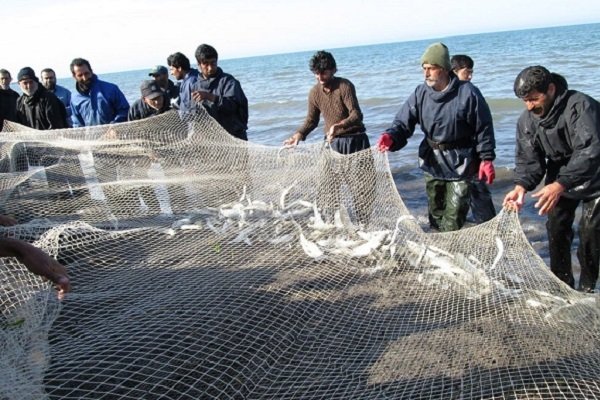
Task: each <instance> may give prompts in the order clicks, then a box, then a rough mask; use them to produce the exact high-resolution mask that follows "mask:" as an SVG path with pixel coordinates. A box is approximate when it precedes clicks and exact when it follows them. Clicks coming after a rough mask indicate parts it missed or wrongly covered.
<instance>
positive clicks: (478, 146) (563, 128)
mask: <svg viewBox="0 0 600 400" xmlns="http://www.w3.org/2000/svg"><path fill="white" fill-rule="evenodd" d="M195 56H196V60H197V62H198V66H199V69H200V71H198V70H196V69H193V68H191V66H190V62H189V59H188V58H187V57H186V56H185V55H183V54H182V53H179V52H178V53H174V54H172V55H170V56H169V57H168V59H167V63H168V65H169V68H170V72H171V75H173V77H175V79H176V80H178V81H179V82H180V84H179V87H178V93H177V89H176V88H175V87H174V86H171V85H170V84H169V83H168V82H167V81H169V80H168V77H165V76H164V75H166V68H164V67H160V66H158V67H157V68H156V69H155V70H153V71H152V73H151V75H153V76H154V78H155V80H154V81H145V82H143V83H142V87H141V94H142V97H141V99H140V100H138V101H137V102H136V104H134V105H133V106H132V107H131V109H130V108H129V106H128V105H127V101H126V100H125V98H124V96H123V94H122V93H121V92H120V90H118V88H117V87H116V86H115V85H112V84H108V83H106V82H102V81H100V80H98V78H97V77H96V75H94V74H93V72H92V69H91V67H90V65H89V63H88V62H87V61H86V60H84V59H75V60H74V61H73V63H72V64H71V71H72V73H73V77H74V78H75V80H76V82H77V92H78V93H77V94H76V95H74V96H72V97H71V101H70V107H71V110H70V112H71V115H72V117H71V121H72V125H73V126H74V127H76V126H88V125H94V124H106V123H113V122H120V121H124V120H126V119H127V118H129V119H140V118H145V117H148V116H150V115H153V114H155V113H160V112H164V111H165V110H167V109H168V108H169V101H168V99H169V98H173V95H174V94H175V93H177V94H176V95H175V97H177V99H178V101H177V106H178V108H179V110H180V112H182V113H188V112H194V111H195V110H196V107H198V106H200V105H201V106H203V107H204V108H205V109H206V110H207V111H208V113H209V114H210V115H212V116H213V117H214V118H215V119H216V120H217V121H218V122H219V123H220V124H221V125H222V126H223V127H224V128H225V129H226V130H227V131H228V132H229V133H230V134H231V135H233V136H235V137H237V138H240V139H243V140H247V135H246V130H247V122H248V101H247V99H246V96H245V95H244V92H243V90H242V88H241V85H240V83H239V82H238V81H237V80H236V79H235V78H234V77H233V76H231V75H229V74H226V73H224V72H223V71H222V70H221V68H219V67H218V64H217V62H218V55H217V52H216V50H215V49H214V48H213V47H212V46H209V45H205V44H203V45H200V46H199V47H198V49H197V50H196V53H195ZM421 66H422V70H423V75H424V83H422V84H420V85H418V86H417V87H416V88H415V90H414V91H413V92H412V93H411V95H410V96H409V97H408V99H407V100H406V101H405V102H404V103H403V104H402V106H401V107H400V110H399V111H398V112H397V114H396V116H395V118H394V119H393V121H392V123H391V125H390V126H389V127H388V128H387V129H385V131H384V132H383V133H382V134H381V135H380V137H379V139H378V142H377V148H378V150H379V151H381V152H386V151H397V150H400V149H402V148H403V147H404V146H406V144H407V141H408V139H409V138H410V137H411V136H412V135H413V133H414V131H415V128H416V126H417V125H419V127H420V129H421V131H422V132H423V133H424V136H425V137H424V139H423V141H422V142H421V143H420V145H419V151H418V157H419V165H420V168H421V169H422V170H423V171H424V175H425V186H426V193H427V198H428V217H429V223H430V226H431V227H432V228H433V229H435V230H438V231H441V232H448V231H453V230H458V229H460V228H461V227H463V225H464V224H465V222H466V217H467V213H468V210H469V208H472V210H473V214H474V217H475V220H476V221H477V222H483V221H487V220H489V219H491V218H493V217H494V215H495V213H496V211H495V208H494V204H493V202H492V199H491V194H490V191H489V189H488V187H487V184H492V183H493V181H494V179H495V170H494V165H493V161H494V159H495V137H494V128H493V121H492V115H491V112H490V109H489V106H488V104H487V102H486V101H485V99H484V97H483V95H482V94H481V92H480V91H479V89H478V88H477V87H476V86H474V85H473V84H472V83H471V82H470V80H471V77H472V73H473V60H472V59H470V57H468V56H464V55H457V56H454V57H453V58H452V59H451V58H450V56H449V51H448V48H447V47H446V46H445V45H444V44H443V43H434V44H432V45H430V46H429V47H428V48H427V49H426V50H425V52H424V53H423V55H422V57H421ZM309 67H310V70H311V72H312V73H313V74H314V76H315V78H316V80H317V83H316V84H315V85H314V87H313V88H312V89H311V91H310V93H309V98H308V112H307V116H306V119H305V121H304V123H303V124H302V125H301V127H300V128H299V129H298V130H297V131H296V132H295V133H294V134H293V135H292V136H291V137H290V138H289V139H287V140H285V142H284V144H285V145H286V146H295V145H297V144H298V143H299V142H300V141H302V140H304V139H306V137H307V135H308V134H309V133H310V132H311V131H312V130H314V129H315V128H316V127H317V125H318V123H319V119H320V115H321V114H322V115H323V118H324V123H325V124H324V125H325V140H326V142H328V143H329V145H330V147H331V148H332V149H333V150H334V151H337V152H339V153H342V154H352V153H355V152H358V151H361V150H365V149H368V148H369V147H370V143H369V139H368V137H367V134H366V130H365V126H364V124H363V115H362V112H361V110H360V106H359V103H358V100H357V96H356V90H355V88H354V86H353V84H352V82H350V81H349V80H347V79H344V78H340V77H337V76H335V74H336V72H337V66H336V62H335V59H334V58H333V56H332V55H331V53H328V52H325V51H319V52H317V53H316V54H315V55H314V56H313V57H312V58H311V60H310V63H309ZM2 72H3V70H0V82H1V83H3V82H4V81H3V80H2V78H3V75H2ZM23 78H26V79H27V82H24V83H23V84H22V85H21V87H22V88H24V87H25V88H27V87H28V86H29V85H30V86H32V87H31V89H30V90H33V89H34V88H33V87H34V86H35V84H33V85H32V82H29V81H33V82H36V81H37V79H36V78H35V76H34V75H33V71H30V70H26V71H23V70H22V71H21V72H19V77H18V79H19V83H20V84H21V81H22V80H23ZM38 90H39V89H38ZM48 90H50V89H47V91H46V92H45V94H43V96H45V97H52V96H49V95H48V94H47V93H49V92H48ZM23 91H24V94H26V95H27V96H31V95H32V94H28V93H27V92H26V91H25V89H24V90H23ZM34 91H35V90H34ZM514 92H515V95H516V96H517V97H518V98H520V99H522V100H523V101H524V102H525V105H526V110H525V111H524V112H523V114H522V115H521V117H520V118H519V120H518V123H517V135H516V157H515V164H516V168H515V184H516V185H515V188H514V189H513V190H511V191H510V192H509V193H508V194H507V195H506V196H505V198H504V201H503V206H504V207H508V208H514V209H517V210H520V209H521V208H522V207H523V205H524V198H525V194H526V193H527V192H528V191H533V190H535V189H536V187H537V186H538V185H539V184H540V183H541V181H542V179H544V177H545V182H544V185H543V186H542V187H541V189H539V190H538V191H536V192H535V193H533V195H532V197H534V198H536V199H537V202H536V203H535V207H536V208H539V214H540V215H546V214H547V215H548V222H547V230H548V236H549V247H550V261H551V265H550V268H551V270H552V272H553V273H554V274H555V275H556V276H557V277H558V278H560V279H561V280H563V281H564V282H565V283H567V284H568V285H570V286H571V287H574V286H575V281H574V277H573V272H572V267H571V256H570V254H571V251H570V248H571V244H572V241H573V236H574V233H573V222H574V218H575V210H576V208H577V207H578V205H579V204H580V203H583V212H582V216H581V220H580V223H579V236H580V245H579V249H578V252H577V254H578V258H579V262H580V266H581V275H580V280H579V286H578V289H579V290H582V291H593V290H594V288H595V285H596V281H597V278H598V270H599V264H600V231H599V230H600V205H598V203H599V202H600V200H599V199H600V177H599V176H598V174H600V104H599V103H598V102H597V101H596V100H594V99H592V98H591V97H589V96H587V95H585V94H583V93H580V92H577V91H574V90H569V89H568V85H567V82H566V80H565V78H564V77H562V76H560V75H558V74H556V73H551V72H549V71H548V70H547V69H546V68H544V67H542V66H532V67H528V68H525V69H524V70H523V71H521V73H520V74H519V75H518V76H517V78H516V80H515V83H514ZM42 93H44V92H42ZM165 93H166V94H165ZM39 96H40V97H42V94H40V95H39ZM4 97H5V94H4V93H1V92H0V101H2V102H4V101H5V100H4ZM6 97H9V95H6ZM92 97H94V98H96V100H98V101H99V103H98V104H99V107H97V108H96V109H95V110H92V109H91V107H90V104H92V103H91V98H92ZM47 101H48V104H50V103H51V102H52V101H50V100H47ZM54 103H55V102H54ZM0 104H3V103H0ZM109 105H111V107H109ZM128 112H129V117H128ZM61 115H62V114H61ZM40 126H41V125H40ZM45 126H50V128H45V129H54V128H55V127H59V126H58V123H56V122H55V123H53V124H50V123H48V124H46V125H45ZM347 173H348V174H350V175H351V174H353V172H352V171H347ZM363 178H364V179H367V180H371V179H372V180H374V179H375V174H368V175H367V176H365V177H363ZM363 200H364V199H363ZM366 203H368V201H367V202H366ZM371 205H372V204H371ZM362 206H363V207H364V206H366V207H367V208H368V207H369V204H365V202H363V204H362Z"/></svg>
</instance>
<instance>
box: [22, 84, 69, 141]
mask: <svg viewBox="0 0 600 400" xmlns="http://www.w3.org/2000/svg"><path fill="white" fill-rule="evenodd" d="M17 122H18V123H20V124H21V125H25V126H28V127H30V128H34V129H39V130H47V129H63V128H67V127H68V126H67V110H66V108H65V105H64V104H63V103H62V102H61V101H60V100H59V99H58V97H56V96H55V95H54V93H51V92H49V91H47V90H46V88H45V87H44V86H42V85H41V84H39V83H38V89H37V90H36V91H35V93H34V94H33V96H27V95H26V94H23V95H22V96H21V97H19V100H18V101H17Z"/></svg>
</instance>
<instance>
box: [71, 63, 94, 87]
mask: <svg viewBox="0 0 600 400" xmlns="http://www.w3.org/2000/svg"><path fill="white" fill-rule="evenodd" d="M93 74H94V73H93V72H92V70H91V69H90V68H88V66H87V65H85V64H83V65H74V66H73V78H75V81H77V83H84V84H87V83H89V82H90V81H91V80H92V75H93Z"/></svg>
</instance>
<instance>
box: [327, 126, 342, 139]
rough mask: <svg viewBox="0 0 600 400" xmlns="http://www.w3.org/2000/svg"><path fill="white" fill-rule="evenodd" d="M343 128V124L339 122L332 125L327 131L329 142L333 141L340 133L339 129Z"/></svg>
mask: <svg viewBox="0 0 600 400" xmlns="http://www.w3.org/2000/svg"><path fill="white" fill-rule="evenodd" d="M341 128H342V126H341V124H340V123H339V122H338V123H337V124H333V125H331V127H330V128H329V131H328V132H327V142H328V143H331V141H332V140H333V138H335V137H336V136H337V135H338V132H339V130H340V129H341Z"/></svg>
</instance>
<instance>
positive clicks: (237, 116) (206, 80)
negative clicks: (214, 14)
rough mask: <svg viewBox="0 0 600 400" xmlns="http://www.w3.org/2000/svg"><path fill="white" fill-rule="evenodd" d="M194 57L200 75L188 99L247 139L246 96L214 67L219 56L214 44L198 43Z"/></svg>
mask: <svg viewBox="0 0 600 400" xmlns="http://www.w3.org/2000/svg"><path fill="white" fill-rule="evenodd" d="M195 56H196V61H197V62H198V67H199V68H200V76H199V77H198V81H197V82H196V83H195V84H194V86H193V87H192V99H194V101H195V102H196V104H198V105H202V106H204V108H205V109H206V111H208V113H209V114H210V115H211V116H212V117H213V118H214V119H216V120H217V122H218V123H219V124H220V125H221V126H222V127H223V128H225V130H226V131H227V132H229V133H230V134H231V135H232V136H234V137H236V138H238V139H242V140H248V136H247V134H246V131H247V129H248V99H247V98H246V95H245V94H244V91H243V90H242V86H241V85H240V82H238V80H237V79H235V78H234V77H233V76H232V75H230V74H227V73H225V72H223V70H222V69H221V68H220V67H219V66H218V61H219V55H218V53H217V50H215V48H214V47H212V46H210V45H208V44H201V45H200V46H198V48H197V49H196V53H195Z"/></svg>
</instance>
